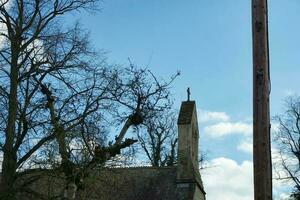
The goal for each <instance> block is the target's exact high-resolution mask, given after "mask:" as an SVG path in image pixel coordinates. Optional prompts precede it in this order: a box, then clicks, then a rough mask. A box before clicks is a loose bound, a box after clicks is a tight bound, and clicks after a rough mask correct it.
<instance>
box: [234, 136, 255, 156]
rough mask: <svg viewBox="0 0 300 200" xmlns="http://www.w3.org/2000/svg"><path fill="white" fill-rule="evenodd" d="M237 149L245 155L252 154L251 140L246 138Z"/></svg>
mask: <svg viewBox="0 0 300 200" xmlns="http://www.w3.org/2000/svg"><path fill="white" fill-rule="evenodd" d="M237 149H238V150H240V151H243V152H245V153H249V154H252V153H253V142H252V139H251V138H247V139H245V140H244V141H242V142H241V143H240V144H239V145H238V146H237Z"/></svg>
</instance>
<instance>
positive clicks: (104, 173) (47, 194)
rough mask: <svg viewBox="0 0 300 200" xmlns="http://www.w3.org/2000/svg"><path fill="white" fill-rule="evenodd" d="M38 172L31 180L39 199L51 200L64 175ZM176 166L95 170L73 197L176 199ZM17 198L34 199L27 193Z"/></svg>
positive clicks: (78, 199)
mask: <svg viewBox="0 0 300 200" xmlns="http://www.w3.org/2000/svg"><path fill="white" fill-rule="evenodd" d="M42 174H43V175H42V176H40V175H41V173H38V175H39V180H38V181H36V182H34V183H32V185H31V186H30V190H31V191H35V192H36V194H35V195H37V194H38V196H40V197H41V199H55V196H56V197H58V196H59V195H60V194H62V192H63V190H64V177H63V176H61V175H59V174H57V173H55V172H53V171H51V172H50V171H49V173H44V172H43V173H42ZM176 194H178V193H176V167H130V168H104V169H99V171H98V172H97V170H95V171H94V172H93V173H92V174H90V175H89V177H87V178H86V179H85V181H84V190H79V191H78V193H77V196H76V200H174V199H176ZM18 199H22V200H29V199H36V196H32V195H30V194H29V193H23V194H21V195H20V196H19V197H18Z"/></svg>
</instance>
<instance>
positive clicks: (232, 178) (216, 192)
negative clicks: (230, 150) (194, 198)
mask: <svg viewBox="0 0 300 200" xmlns="http://www.w3.org/2000/svg"><path fill="white" fill-rule="evenodd" d="M209 165H210V166H211V167H209V168H208V169H206V170H205V171H204V172H202V178H203V182H204V188H205V190H206V193H207V196H206V197H207V200H215V199H222V200H253V175H252V174H253V172H252V170H253V163H252V162H251V161H243V162H242V163H241V164H240V165H239V164H238V163H237V162H236V161H234V160H231V159H228V158H223V157H220V158H216V159H213V160H211V161H210V162H209Z"/></svg>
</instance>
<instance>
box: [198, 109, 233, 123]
mask: <svg viewBox="0 0 300 200" xmlns="http://www.w3.org/2000/svg"><path fill="white" fill-rule="evenodd" d="M198 118H199V122H212V121H213V122H216V121H218V122H219V121H229V119H230V117H229V116H228V115H227V114H226V113H225V112H214V111H208V110H199V111H198Z"/></svg>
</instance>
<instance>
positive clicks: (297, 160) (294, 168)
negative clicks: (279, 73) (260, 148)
mask: <svg viewBox="0 0 300 200" xmlns="http://www.w3.org/2000/svg"><path fill="white" fill-rule="evenodd" d="M275 121H276V122H278V123H279V128H278V131H276V132H275V134H274V137H273V139H274V142H275V144H276V147H277V148H278V149H279V163H275V164H277V165H275V166H278V164H279V167H278V168H277V169H276V170H277V171H278V170H279V171H278V175H279V177H278V178H279V179H281V180H288V181H292V183H293V184H294V185H295V187H294V191H293V193H292V194H291V197H292V198H294V199H299V198H300V97H298V96H295V97H289V98H287V99H286V101H285V112H284V113H283V114H282V115H278V116H276V117H275Z"/></svg>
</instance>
